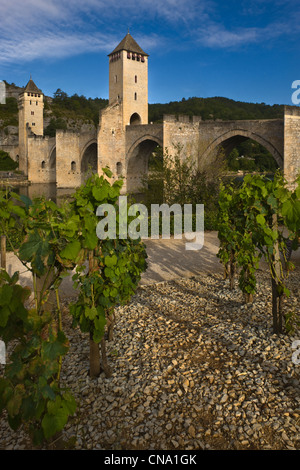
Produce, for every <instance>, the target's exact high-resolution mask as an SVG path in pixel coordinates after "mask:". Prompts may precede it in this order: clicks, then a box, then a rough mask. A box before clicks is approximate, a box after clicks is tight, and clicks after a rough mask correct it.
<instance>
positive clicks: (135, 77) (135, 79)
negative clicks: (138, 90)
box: [134, 75, 137, 83]
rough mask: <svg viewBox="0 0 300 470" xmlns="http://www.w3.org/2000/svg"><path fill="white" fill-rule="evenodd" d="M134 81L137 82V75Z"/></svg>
mask: <svg viewBox="0 0 300 470" xmlns="http://www.w3.org/2000/svg"><path fill="white" fill-rule="evenodd" d="M134 82H135V83H137V75H135V76H134Z"/></svg>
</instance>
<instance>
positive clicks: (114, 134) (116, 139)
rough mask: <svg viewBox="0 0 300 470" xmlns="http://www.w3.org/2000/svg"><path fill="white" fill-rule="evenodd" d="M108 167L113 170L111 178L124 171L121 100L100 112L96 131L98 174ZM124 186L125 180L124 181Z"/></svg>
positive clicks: (123, 132)
mask: <svg viewBox="0 0 300 470" xmlns="http://www.w3.org/2000/svg"><path fill="white" fill-rule="evenodd" d="M105 167H108V168H109V169H110V170H111V171H112V172H113V178H112V180H114V179H116V178H118V176H119V175H118V173H121V174H122V176H124V177H125V176H126V173H125V168H126V164H125V130H124V126H123V105H122V102H121V101H116V102H115V103H113V104H111V105H109V106H108V107H107V108H105V109H103V110H102V111H101V112H100V118H99V132H98V174H102V168H105ZM124 183H125V184H124V188H125V187H126V182H124Z"/></svg>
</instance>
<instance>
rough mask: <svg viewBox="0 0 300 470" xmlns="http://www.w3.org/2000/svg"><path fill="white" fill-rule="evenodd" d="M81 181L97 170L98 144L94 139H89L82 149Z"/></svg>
mask: <svg viewBox="0 0 300 470" xmlns="http://www.w3.org/2000/svg"><path fill="white" fill-rule="evenodd" d="M80 170H81V178H82V181H85V180H86V179H87V178H88V177H89V176H90V175H91V174H93V173H97V172H98V145H97V141H96V140H94V139H93V140H91V141H89V142H88V143H87V144H86V145H85V147H84V148H83V150H82V153H81V158H80Z"/></svg>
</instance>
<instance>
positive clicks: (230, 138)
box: [200, 129, 283, 168]
mask: <svg viewBox="0 0 300 470" xmlns="http://www.w3.org/2000/svg"><path fill="white" fill-rule="evenodd" d="M247 139H251V140H254V141H256V142H258V143H259V144H261V145H262V146H263V147H265V148H266V149H267V150H268V151H269V152H270V153H271V155H272V156H273V158H274V159H275V161H276V163H277V164H278V166H279V167H280V168H283V157H282V155H281V154H280V152H279V151H278V150H277V149H276V147H275V146H274V145H273V144H272V143H271V142H269V141H268V140H266V139H265V138H264V137H262V136H260V135H258V134H256V133H254V132H250V131H246V130H244V129H234V130H231V131H228V132H225V133H224V134H222V135H220V136H219V137H217V138H216V139H215V140H213V141H212V142H211V143H210V144H209V145H208V147H207V148H206V149H205V150H204V152H203V153H202V155H201V156H200V158H201V160H204V161H205V160H206V159H207V158H209V155H210V154H211V153H212V152H213V151H214V150H215V149H216V148H217V147H219V146H220V145H222V147H223V148H224V150H225V153H226V155H228V154H229V153H230V152H231V151H232V150H233V149H234V147H236V146H237V145H238V144H240V143H241V142H243V141H244V140H247Z"/></svg>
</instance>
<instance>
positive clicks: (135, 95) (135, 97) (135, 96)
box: [134, 93, 137, 101]
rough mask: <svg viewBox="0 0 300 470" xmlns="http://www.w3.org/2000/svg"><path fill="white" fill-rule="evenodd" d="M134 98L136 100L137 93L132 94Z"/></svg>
mask: <svg viewBox="0 0 300 470" xmlns="http://www.w3.org/2000/svg"><path fill="white" fill-rule="evenodd" d="M134 99H135V101H136V100H137V93H135V94H134Z"/></svg>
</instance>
